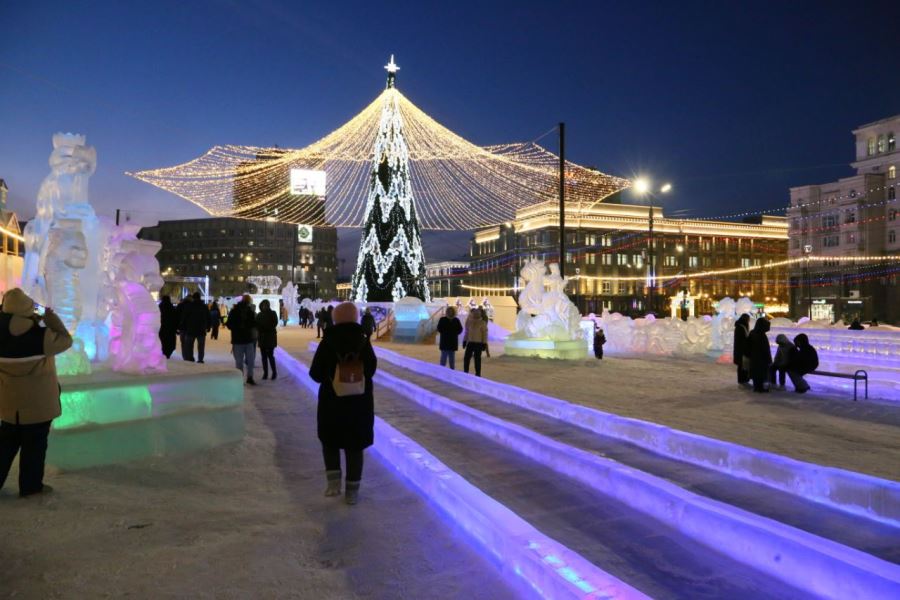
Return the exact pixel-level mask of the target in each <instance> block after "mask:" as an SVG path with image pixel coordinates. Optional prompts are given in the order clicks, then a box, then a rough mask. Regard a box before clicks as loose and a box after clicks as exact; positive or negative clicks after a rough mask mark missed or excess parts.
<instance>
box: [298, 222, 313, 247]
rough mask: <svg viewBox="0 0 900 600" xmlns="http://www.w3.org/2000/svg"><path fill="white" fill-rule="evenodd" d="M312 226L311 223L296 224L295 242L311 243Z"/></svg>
mask: <svg viewBox="0 0 900 600" xmlns="http://www.w3.org/2000/svg"><path fill="white" fill-rule="evenodd" d="M312 241H313V228H312V225H297V243H298V244H312Z"/></svg>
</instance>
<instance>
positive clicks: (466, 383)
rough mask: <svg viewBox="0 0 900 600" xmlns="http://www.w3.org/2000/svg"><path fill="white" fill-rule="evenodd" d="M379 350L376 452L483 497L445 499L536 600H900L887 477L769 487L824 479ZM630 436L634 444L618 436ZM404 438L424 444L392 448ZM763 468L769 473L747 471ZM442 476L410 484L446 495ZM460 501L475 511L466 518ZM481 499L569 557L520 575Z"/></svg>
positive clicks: (553, 557)
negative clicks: (826, 490) (416, 464)
mask: <svg viewBox="0 0 900 600" xmlns="http://www.w3.org/2000/svg"><path fill="white" fill-rule="evenodd" d="M378 353H379V358H380V363H379V374H378V375H377V376H376V406H378V413H379V415H380V417H381V418H382V419H384V421H385V424H384V426H385V427H390V428H392V431H394V432H396V433H389V434H388V435H387V437H388V439H383V438H384V436H383V435H379V434H376V438H377V439H376V450H378V452H379V453H380V454H381V455H382V456H383V457H385V458H386V459H388V460H389V461H390V462H392V464H395V466H396V467H397V468H398V470H400V471H401V472H405V471H404V469H406V468H407V467H401V466H399V465H400V463H404V462H405V461H407V460H411V458H410V457H414V455H418V456H419V457H421V456H426V455H427V456H428V457H431V458H430V459H429V460H431V461H432V463H431V464H436V463H437V462H439V463H440V465H441V466H442V470H441V471H440V473H444V474H447V473H451V474H452V477H454V478H461V480H462V481H463V482H464V483H466V484H468V485H471V486H474V488H476V491H477V492H480V493H481V495H482V496H481V497H479V496H478V494H475V493H474V492H473V495H472V496H471V497H470V496H466V497H453V498H452V499H450V500H452V502H451V501H450V500H448V502H449V503H448V502H444V503H442V502H441V501H439V500H436V503H437V504H438V505H439V506H441V508H442V509H443V510H444V511H445V512H448V513H449V514H451V515H455V517H454V518H455V520H456V521H457V523H459V524H460V526H462V527H463V528H464V529H466V530H467V531H469V532H470V533H471V534H472V535H473V537H474V539H476V540H477V541H478V543H479V544H480V545H482V546H483V547H485V548H486V549H488V550H491V551H492V552H493V554H494V555H495V557H497V558H498V559H499V560H500V561H501V564H503V565H504V566H505V567H509V568H510V569H511V570H512V571H513V572H514V573H516V575H517V576H519V577H520V578H522V579H524V580H525V581H526V582H527V583H528V586H529V589H531V590H533V591H536V592H537V595H539V596H544V597H567V596H568V597H586V598H620V597H621V598H627V597H642V595H647V596H651V597H667V598H669V597H671V598H724V597H727V598H762V597H765V598H805V597H835V598H838V597H840V598H850V597H858V598H889V597H896V594H898V593H900V567H898V564H897V563H898V562H900V548H898V544H897V543H896V540H897V539H900V535H898V533H900V529H898V528H897V525H898V523H897V521H896V520H895V518H896V517H897V516H898V515H896V514H895V513H894V512H893V511H894V506H895V502H896V500H897V498H898V497H895V496H893V495H892V494H893V493H894V492H896V489H895V488H894V487H892V486H891V485H889V484H891V482H883V483H884V484H885V485H882V486H881V487H880V488H879V486H878V482H882V480H875V481H870V479H871V480H874V479H875V478H868V479H866V478H865V477H864V476H862V477H863V479H854V478H853V477H852V476H849V475H848V477H847V481H846V482H845V483H846V486H845V487H843V488H840V486H838V487H839V489H842V490H843V492H844V495H845V496H846V497H842V498H832V499H830V500H829V498H828V497H827V496H824V497H823V496H822V495H821V494H819V495H818V496H817V495H816V494H815V493H814V492H815V490H814V489H813V487H809V493H808V494H803V493H798V491H799V488H792V487H791V485H781V486H780V487H779V486H778V485H777V483H778V482H777V481H774V480H773V481H759V479H765V475H766V474H769V475H770V476H772V477H773V478H774V477H775V476H776V474H780V476H781V477H785V478H787V477H789V476H790V474H793V476H794V477H795V478H797V479H798V480H799V481H800V482H801V484H803V483H804V482H806V485H812V483H815V481H814V480H815V479H816V475H815V474H814V473H809V472H804V471H803V469H802V468H801V467H802V463H801V465H799V466H798V465H793V464H791V463H785V462H778V461H774V462H773V461H770V460H768V459H769V457H767V456H761V455H755V456H753V457H752V459H753V460H751V461H750V463H745V462H742V458H741V456H740V452H739V451H735V453H734V454H735V456H734V457H733V458H732V459H733V461H735V462H734V464H729V465H728V466H727V468H725V469H723V468H716V464H720V463H721V464H724V461H723V460H722V458H723V454H722V453H723V448H722V447H716V446H715V444H706V443H705V441H704V440H705V438H704V439H701V440H699V441H697V443H693V444H692V442H695V440H692V439H678V435H677V434H678V433H681V432H674V434H676V435H665V436H663V435H662V434H663V433H666V434H668V433H672V432H673V430H667V431H666V432H662V431H658V430H657V431H654V430H653V427H654V424H650V423H646V424H645V425H646V426H647V427H644V428H643V429H642V427H641V425H640V423H641V422H636V423H621V422H618V423H617V422H610V423H607V424H606V429H603V427H602V425H603V423H602V421H603V417H604V415H605V413H600V414H599V415H588V414H578V411H577V410H574V409H575V408H583V407H572V409H573V411H574V412H572V411H569V412H567V411H566V407H565V406H561V405H559V404H556V405H554V404H553V402H545V403H544V404H542V403H541V398H539V397H532V396H537V395H535V394H532V393H530V392H528V391H527V390H522V389H520V388H515V387H514V386H505V385H504V384H497V383H496V382H490V381H487V380H482V379H477V378H474V377H470V376H465V374H463V373H459V372H452V371H448V370H442V371H436V370H434V368H432V367H433V365H430V364H426V363H422V362H421V361H415V360H414V359H410V358H408V357H403V356H400V355H397V354H396V353H392V352H390V351H385V350H384V349H380V348H379V349H378ZM302 358H307V359H308V357H302ZM496 386H503V387H505V388H508V389H506V390H503V389H501V388H498V387H496ZM501 392H505V393H506V394H507V397H504V398H501V396H502V394H501ZM544 398H546V397H544ZM546 400H548V401H552V400H555V399H552V398H546ZM556 402H557V403H562V401H558V400H557V401H556ZM528 403H530V406H526V404H528ZM566 404H568V403H562V405H566ZM569 406H571V405H569ZM595 412H599V411H595ZM609 416H610V417H613V421H614V420H615V416H614V415H609ZM628 421H634V420H628ZM655 427H657V428H659V426H655ZM661 429H666V428H661ZM628 435H631V436H633V438H634V439H632V440H630V441H628V440H626V439H623V438H626V437H627V436H628ZM683 435H687V436H690V434H683ZM397 436H402V437H403V439H405V440H408V443H410V444H414V445H416V448H418V449H415V450H410V451H403V452H401V451H397V449H396V445H395V444H394V442H395V441H396V440H397V439H400V438H399V437H397ZM662 437H665V438H666V439H667V441H668V442H669V443H670V444H671V445H670V446H666V447H657V446H654V445H653V439H654V438H656V439H660V438H662ZM694 437H698V438H699V437H700V436H694ZM709 441H710V442H717V441H716V440H709ZM642 442H643V443H642ZM404 443H407V442H404ZM379 444H380V446H379ZM737 448H738V449H739V448H740V447H737ZM407 449H409V447H407ZM725 450H732V449H731V448H727V449H725ZM763 454H764V453H763ZM773 456H774V455H773ZM745 458H746V457H745ZM780 458H783V457H780ZM707 459H708V463H707V462H705V461H706V460H707ZM746 460H750V459H746ZM754 460H755V461H756V462H757V463H760V464H759V465H755V464H751V463H753V461H754ZM794 462H796V461H794ZM721 464H720V466H721ZM776 467H777V468H776ZM742 469H743V470H742ZM427 471H428V469H427V468H426V469H425V472H426V474H427ZM826 471H827V470H826ZM435 473H437V471H435ZM850 475H855V474H850ZM442 476H443V475H441V476H438V475H435V477H433V478H431V479H429V478H428V477H427V476H423V477H421V478H419V479H417V478H415V477H410V479H411V480H413V482H414V483H416V485H417V487H419V489H420V490H421V491H422V492H423V493H424V494H425V495H426V496H429V497H432V499H435V498H436V497H437V496H439V495H440V492H441V489H442V485H443V484H442V479H441V477H442ZM447 476H448V477H451V475H447ZM825 476H827V477H836V475H835V474H833V473H830V472H829V473H826V474H825ZM804 478H805V479H804ZM454 481H456V480H455V479H454ZM828 481H829V483H831V484H832V485H833V484H834V479H828ZM851 484H852V485H851ZM868 484H871V485H868ZM854 485H855V486H856V487H853V486H854ZM867 487H868V488H870V489H864V488H867ZM850 491H854V492H855V494H851V493H850ZM867 492H868V493H869V496H868V499H869V501H870V505H871V504H878V506H876V507H875V509H876V510H874V511H867V510H858V508H859V507H860V506H862V505H864V504H865V503H866V500H865V499H864V497H865V494H866V493H867ZM444 500H447V499H444ZM876 501H880V503H879V502H876ZM459 502H469V503H470V506H468V507H467V509H466V510H463V509H462V508H461V507H459V506H458V505H457V504H458V503H459ZM479 502H481V503H487V504H486V505H490V503H491V502H493V503H495V504H498V505H500V506H501V507H502V508H503V509H504V510H507V511H509V512H510V513H511V514H512V515H513V516H514V517H515V518H517V519H519V520H520V521H521V523H519V526H520V527H526V528H530V529H527V531H529V532H531V533H529V534H528V535H531V536H532V537H533V536H535V535H540V536H544V537H543V538H542V540H543V541H542V542H540V543H538V542H534V543H537V544H538V545H540V544H545V545H546V544H550V545H555V546H554V547H555V548H557V549H558V550H559V552H556V553H554V554H546V553H545V554H544V555H543V556H542V558H541V560H540V561H539V563H538V565H537V567H535V565H530V567H529V568H528V569H525V570H523V569H522V565H523V564H524V563H523V561H526V560H527V559H528V557H529V556H530V555H529V546H530V544H531V543H530V542H529V543H525V542H523V540H522V539H521V538H518V537H515V536H514V534H513V533H512V532H510V531H508V530H504V529H503V528H501V527H500V525H501V524H503V523H497V524H496V526H494V527H492V526H491V523H490V521H491V519H492V518H491V516H490V514H491V513H490V512H489V511H487V509H483V508H481V509H479V506H482V505H481V504H479ZM842 502H843V504H842ZM897 505H898V506H900V503H897ZM490 506H494V505H490ZM494 508H496V507H494ZM879 511H880V512H879ZM504 514H505V513H504ZM503 536H514V537H513V538H511V540H513V542H515V543H513V542H510V543H509V544H507V545H506V546H504V549H503V551H502V552H499V551H498V550H497V547H498V544H499V543H500V542H499V541H498V538H502V537H503ZM527 537H528V536H527V535H526V538H527ZM508 541H509V540H508ZM523 544H525V547H524V548H523V546H522V545H523ZM544 547H546V546H544ZM563 550H564V552H563ZM530 551H531V552H532V554H533V553H534V551H535V549H534V548H530ZM561 553H562V554H561ZM532 558H533V557H532ZM567 568H568V569H569V570H568V571H566V569H567ZM551 590H552V593H548V592H550V591H551ZM589 590H590V591H589ZM592 594H593V595H592Z"/></svg>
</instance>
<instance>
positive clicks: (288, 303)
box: [281, 283, 299, 323]
mask: <svg viewBox="0 0 900 600" xmlns="http://www.w3.org/2000/svg"><path fill="white" fill-rule="evenodd" d="M281 300H282V301H283V302H284V310H285V312H286V313H287V317H288V323H296V322H297V311H298V310H299V308H298V307H297V288H296V287H295V286H294V284H293V283H288V284H286V285H285V286H284V287H283V288H282V289H281Z"/></svg>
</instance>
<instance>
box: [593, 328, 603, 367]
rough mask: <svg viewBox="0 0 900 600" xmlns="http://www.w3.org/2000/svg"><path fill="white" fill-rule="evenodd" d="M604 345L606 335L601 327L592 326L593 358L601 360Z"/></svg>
mask: <svg viewBox="0 0 900 600" xmlns="http://www.w3.org/2000/svg"><path fill="white" fill-rule="evenodd" d="M605 343H606V334H605V333H603V328H602V327H597V326H596V325H595V326H594V357H595V358H596V359H597V360H603V344H605Z"/></svg>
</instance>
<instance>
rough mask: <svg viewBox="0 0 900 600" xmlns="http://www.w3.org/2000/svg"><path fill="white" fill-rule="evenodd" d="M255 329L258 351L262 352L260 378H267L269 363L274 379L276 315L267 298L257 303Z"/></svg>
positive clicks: (276, 341) (276, 338) (276, 339)
mask: <svg viewBox="0 0 900 600" xmlns="http://www.w3.org/2000/svg"><path fill="white" fill-rule="evenodd" d="M256 329H257V330H258V331H259V340H258V344H259V353H260V354H262V368H263V376H262V378H263V379H268V378H269V366H270V365H271V367H272V379H273V380H275V378H277V377H278V371H277V370H276V368H275V348H276V347H278V315H276V314H275V311H274V310H272V307H271V304H270V303H269V301H268V300H263V301H262V302H260V303H259V313H258V314H257V315H256Z"/></svg>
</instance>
